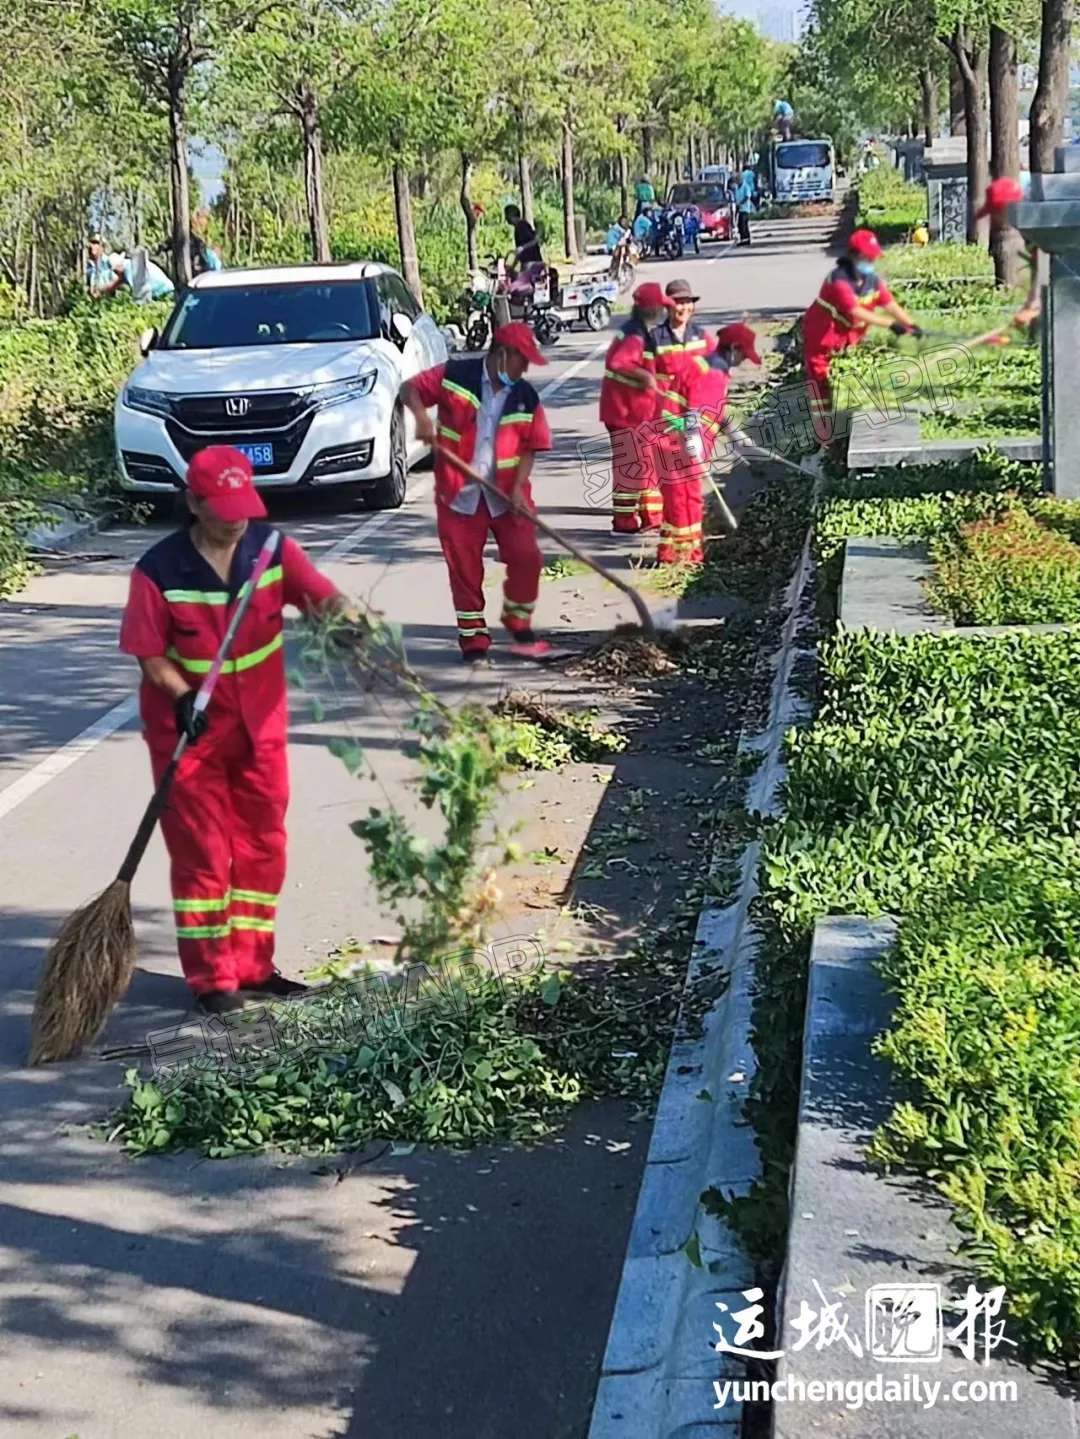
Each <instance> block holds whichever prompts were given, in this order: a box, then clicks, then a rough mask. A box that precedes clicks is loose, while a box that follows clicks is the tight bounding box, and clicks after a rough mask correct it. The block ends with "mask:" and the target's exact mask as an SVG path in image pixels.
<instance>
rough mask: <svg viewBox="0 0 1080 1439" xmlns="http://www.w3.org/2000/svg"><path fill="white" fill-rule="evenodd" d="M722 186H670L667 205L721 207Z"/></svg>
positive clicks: (722, 198)
mask: <svg viewBox="0 0 1080 1439" xmlns="http://www.w3.org/2000/svg"><path fill="white" fill-rule="evenodd" d="M724 198H725V195H724V187H723V185H672V187H671V194H670V195H669V196H668V204H669V205H722V204H723V203H724Z"/></svg>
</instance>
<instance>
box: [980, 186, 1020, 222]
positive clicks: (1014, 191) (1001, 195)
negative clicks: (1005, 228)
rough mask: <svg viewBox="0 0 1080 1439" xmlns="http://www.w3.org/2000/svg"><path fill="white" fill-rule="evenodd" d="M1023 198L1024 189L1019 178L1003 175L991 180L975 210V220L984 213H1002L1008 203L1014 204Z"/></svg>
mask: <svg viewBox="0 0 1080 1439" xmlns="http://www.w3.org/2000/svg"><path fill="white" fill-rule="evenodd" d="M1023 198H1024V189H1023V186H1022V185H1021V184H1020V181H1019V180H1014V179H1013V178H1012V176H1011V175H1003V176H1002V178H1001V179H1000V180H991V181H990V183H989V185H987V187H986V194H985V196H984V197H983V202H982V204H981V205H980V206H979V208H978V209H977V210H976V211H975V218H976V220H981V219H982V218H983V216H984V215H1002V214H1004V213H1005V210H1006V209H1007V208H1008V206H1009V205H1015V204H1016V203H1017V201H1019V200H1022V199H1023Z"/></svg>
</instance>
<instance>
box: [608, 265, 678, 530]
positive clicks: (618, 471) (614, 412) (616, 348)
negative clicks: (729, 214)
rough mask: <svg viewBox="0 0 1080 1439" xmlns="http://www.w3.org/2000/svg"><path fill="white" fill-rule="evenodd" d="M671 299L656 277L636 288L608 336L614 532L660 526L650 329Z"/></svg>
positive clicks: (660, 509)
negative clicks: (622, 320)
mask: <svg viewBox="0 0 1080 1439" xmlns="http://www.w3.org/2000/svg"><path fill="white" fill-rule="evenodd" d="M671 308H672V301H671V300H669V299H668V298H667V297H666V296H665V295H664V292H663V290H661V288H660V286H659V285H657V284H656V283H655V282H652V283H648V284H644V285H639V286H638V287H637V289H636V290H635V291H634V308H633V310H632V311H631V313H630V318H629V320H628V321H627V322H626V324H625V325H624V326H623V327H622V329H621V330H620V332H619V334H618V335H616V337H615V339H614V340H612V342H611V345H610V347H609V349H608V352H607V358H606V359H605V361H604V378H603V381H602V383H601V385H600V421H601V424H603V425H604V426H605V428H606V429H607V432H608V434H609V435H610V436H611V475H612V488H611V506H612V512H613V513H612V523H611V527H612V529H613V530H614V531H615V532H616V534H636V533H637V531H638V530H652V529H657V528H659V525H660V515H661V511H662V507H663V500H662V498H661V495H660V486H659V483H658V481H657V477H656V445H655V437H654V436H653V435H652V434H651V433H650V432H649V430H648V426H649V425H650V424H651V422H652V421H653V420H655V419H656V414H657V389H656V366H655V363H654V356H653V351H652V341H651V338H650V336H651V332H652V330H653V327H654V326H656V325H658V324H659V323H660V321H661V320H662V319H663V317H664V314H665V311H668V312H670V310H671Z"/></svg>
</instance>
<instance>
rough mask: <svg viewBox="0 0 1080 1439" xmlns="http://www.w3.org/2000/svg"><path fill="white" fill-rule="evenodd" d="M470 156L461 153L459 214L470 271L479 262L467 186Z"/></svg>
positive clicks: (469, 174) (469, 176) (470, 165)
mask: <svg viewBox="0 0 1080 1439" xmlns="http://www.w3.org/2000/svg"><path fill="white" fill-rule="evenodd" d="M472 169H473V163H472V156H471V155H466V153H465V151H464V150H462V152H461V190H460V191H459V199H460V200H461V212H462V214H463V215H464V216H465V255H466V263H467V264H468V267H469V269H470V270H477V269H479V268H480V261H479V258H478V257H477V253H476V211H475V210H474V209H473V202H472V196H471V195H470V194H469V184H470V182H471V180H472Z"/></svg>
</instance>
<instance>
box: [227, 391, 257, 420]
mask: <svg viewBox="0 0 1080 1439" xmlns="http://www.w3.org/2000/svg"><path fill="white" fill-rule="evenodd" d="M250 409H251V401H250V400H249V399H248V397H247V396H246V395H238V396H236V398H232V397H230V398H229V399H227V400H226V401H225V413H226V414H227V415H228V416H229V418H230V419H232V420H242V419H243V418H244V416H245V415H246V414H247V412H248V410H250Z"/></svg>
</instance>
